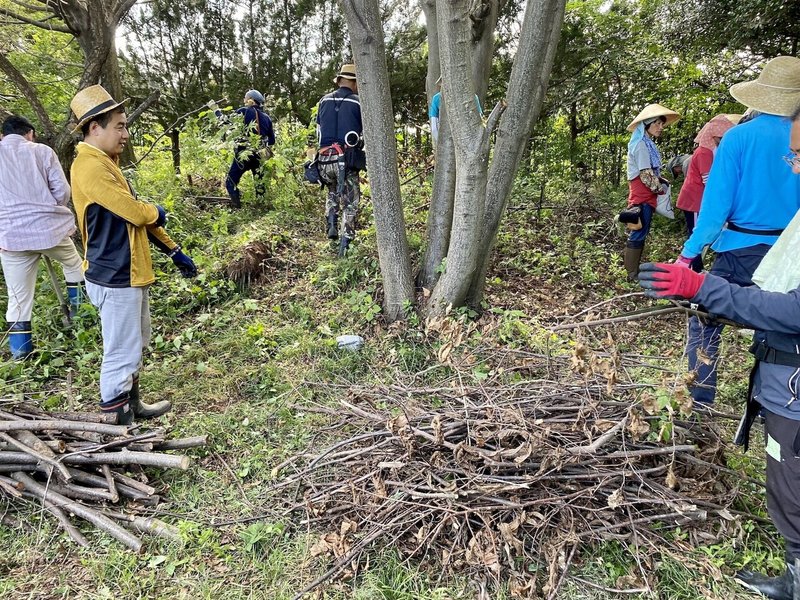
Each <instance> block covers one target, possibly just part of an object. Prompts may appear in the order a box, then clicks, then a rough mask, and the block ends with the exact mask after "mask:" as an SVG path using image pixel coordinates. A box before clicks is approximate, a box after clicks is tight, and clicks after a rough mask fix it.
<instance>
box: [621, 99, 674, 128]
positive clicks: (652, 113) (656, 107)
mask: <svg viewBox="0 0 800 600" xmlns="http://www.w3.org/2000/svg"><path fill="white" fill-rule="evenodd" d="M656 117H666V118H667V123H666V124H667V125H672V124H673V123H675V122H676V121H679V120H680V118H681V116H680V115H679V114H678V113H676V112H675V111H674V110H670V109H668V108H666V107H664V106H661V105H660V104H648V105H647V106H645V107H644V108H643V109H642V112H640V113H639V114H638V115H636V118H635V119H634V120H633V121H631V124H630V125H628V127H627V129H628V131H633V130H634V129H636V126H637V125H638V124H639V123H641V122H642V121H646V120H648V119H654V118H656Z"/></svg>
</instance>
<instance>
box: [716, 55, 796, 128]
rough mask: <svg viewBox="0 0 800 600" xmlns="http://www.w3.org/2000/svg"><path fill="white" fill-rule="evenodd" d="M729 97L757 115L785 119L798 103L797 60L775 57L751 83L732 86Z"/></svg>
mask: <svg viewBox="0 0 800 600" xmlns="http://www.w3.org/2000/svg"><path fill="white" fill-rule="evenodd" d="M730 91H731V96H733V97H734V98H736V100H738V101H739V102H741V103H742V104H744V105H745V106H746V107H747V108H752V109H753V110H757V111H758V112H762V113H766V114H768V115H778V116H781V117H788V116H789V115H791V114H792V113H793V112H794V110H795V109H796V108H797V105H798V104H800V58H795V57H793V56H777V57H775V58H773V59H772V60H771V61H769V62H768V63H767V64H765V65H764V69H763V70H762V71H761V74H760V75H759V76H758V78H756V79H755V80H753V81H743V82H741V83H737V84H735V85H733V86H731V90H730Z"/></svg>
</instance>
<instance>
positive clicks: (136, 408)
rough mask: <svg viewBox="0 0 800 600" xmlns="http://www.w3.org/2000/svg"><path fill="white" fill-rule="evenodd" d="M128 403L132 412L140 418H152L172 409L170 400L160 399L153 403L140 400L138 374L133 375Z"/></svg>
mask: <svg viewBox="0 0 800 600" xmlns="http://www.w3.org/2000/svg"><path fill="white" fill-rule="evenodd" d="M130 403H131V409H132V410H133V414H134V415H135V416H137V417H139V418H141V419H153V418H155V417H160V416H161V415H163V414H165V413H168V412H169V411H170V410H172V402H170V401H169V400H160V401H158V402H155V403H154V404H147V403H145V402H142V400H141V398H140V397H139V375H134V376H133V385H132V386H131V391H130Z"/></svg>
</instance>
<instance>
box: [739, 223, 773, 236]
mask: <svg viewBox="0 0 800 600" xmlns="http://www.w3.org/2000/svg"><path fill="white" fill-rule="evenodd" d="M727 226H728V229H730V230H731V231H738V232H739V233H749V234H750V235H766V236H773V235H780V234H782V233H783V229H748V228H747V227H740V226H739V225H737V224H736V223H731V222H730V221H728V223H727Z"/></svg>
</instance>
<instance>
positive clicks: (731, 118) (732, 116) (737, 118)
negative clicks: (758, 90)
mask: <svg viewBox="0 0 800 600" xmlns="http://www.w3.org/2000/svg"><path fill="white" fill-rule="evenodd" d="M722 116H723V117H725V118H726V119H728V121H730V122H731V123H733V124H734V125H738V124H739V121H741V120H742V117H743V116H744V115H740V114H738V113H724V114H723V115H722Z"/></svg>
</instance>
